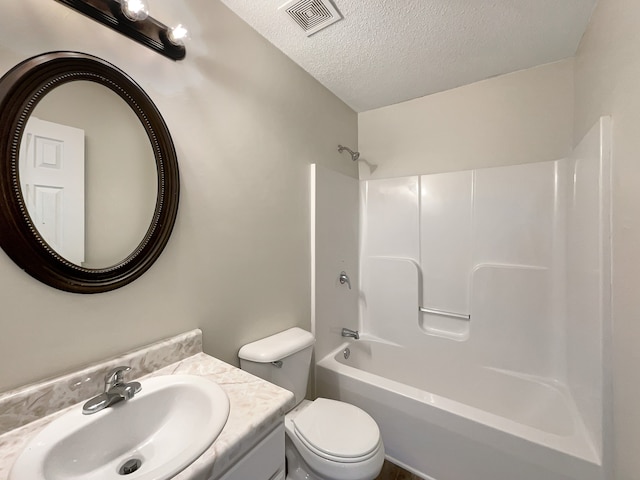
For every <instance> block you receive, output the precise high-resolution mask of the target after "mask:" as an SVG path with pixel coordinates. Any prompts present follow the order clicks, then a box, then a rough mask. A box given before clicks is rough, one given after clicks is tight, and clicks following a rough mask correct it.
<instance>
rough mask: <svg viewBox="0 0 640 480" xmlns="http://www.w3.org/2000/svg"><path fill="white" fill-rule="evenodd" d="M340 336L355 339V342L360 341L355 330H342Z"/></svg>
mask: <svg viewBox="0 0 640 480" xmlns="http://www.w3.org/2000/svg"><path fill="white" fill-rule="evenodd" d="M342 336H343V337H349V338H355V339H356V340H359V339H360V334H359V333H358V331H357V330H351V329H350V328H343V329H342Z"/></svg>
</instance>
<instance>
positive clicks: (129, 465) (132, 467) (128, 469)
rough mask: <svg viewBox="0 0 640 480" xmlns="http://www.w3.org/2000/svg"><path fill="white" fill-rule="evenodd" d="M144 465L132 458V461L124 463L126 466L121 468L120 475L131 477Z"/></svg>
mask: <svg viewBox="0 0 640 480" xmlns="http://www.w3.org/2000/svg"><path fill="white" fill-rule="evenodd" d="M141 465H142V461H141V460H140V459H138V458H132V459H131V460H127V461H126V462H124V465H122V466H121V467H120V470H118V473H119V474H120V475H129V474H130V473H133V472H135V471H136V470H138V469H139V468H140V466H141Z"/></svg>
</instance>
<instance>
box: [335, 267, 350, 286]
mask: <svg viewBox="0 0 640 480" xmlns="http://www.w3.org/2000/svg"><path fill="white" fill-rule="evenodd" d="M338 280H340V284H341V285H344V284H345V283H346V284H347V286H348V287H349V290H351V280H349V275H347V272H345V271H344V270H343V271H342V272H340V276H339V277H338Z"/></svg>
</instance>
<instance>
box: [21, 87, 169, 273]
mask: <svg viewBox="0 0 640 480" xmlns="http://www.w3.org/2000/svg"><path fill="white" fill-rule="evenodd" d="M56 125H58V126H57V127H56ZM32 126H33V128H36V126H37V128H38V129H41V128H42V129H43V130H42V132H35V131H34V132H29V131H27V130H25V133H24V135H23V137H22V144H21V146H20V156H19V168H20V187H21V189H22V195H23V198H24V199H25V203H27V209H28V212H29V215H30V217H31V220H32V222H33V223H34V225H35V227H36V228H37V230H38V233H39V234H40V236H41V237H42V238H43V239H44V240H45V241H46V242H47V243H48V244H49V246H50V247H51V248H52V249H53V250H54V251H55V252H56V253H58V254H59V255H60V256H62V257H63V258H65V259H66V260H68V261H69V262H71V263H73V264H75V265H78V266H82V267H85V268H90V269H103V268H109V267H111V266H113V265H117V264H118V263H120V262H122V261H123V260H125V259H126V258H127V257H128V256H129V255H131V254H132V253H133V252H134V251H135V249H136V248H137V247H138V246H139V245H140V244H141V242H142V241H143V239H144V237H145V235H146V233H147V230H148V229H149V226H150V225H151V222H152V219H153V214H154V211H155V208H156V199H157V195H158V176H157V169H156V159H155V156H154V152H153V149H152V147H151V142H150V140H149V137H148V135H147V132H146V130H145V128H144V127H143V125H142V123H141V122H140V120H139V119H138V117H137V116H136V114H135V112H134V111H133V110H132V109H131V107H130V106H129V105H128V104H127V103H126V102H125V101H124V100H123V99H122V98H120V96H119V95H117V94H116V93H115V92H113V91H112V90H111V89H109V88H107V87H105V86H104V85H101V84H98V83H95V82H89V81H73V82H69V83H66V84H63V85H60V86H58V87H55V88H54V89H52V90H51V91H50V92H49V93H47V94H46V95H45V96H44V97H43V98H42V99H41V100H40V101H39V103H38V105H37V106H36V108H35V110H34V113H33V115H32V116H31V117H30V118H29V121H28V122H27V127H26V128H32ZM65 126H67V127H68V128H70V129H71V130H76V131H78V132H84V133H83V140H82V144H81V145H80V144H78V145H76V144H73V145H72V143H70V142H71V140H70V139H69V138H67V137H66V135H67V133H66V132H64V127H65ZM71 130H70V131H71ZM80 155H82V156H83V158H84V160H83V161H81V160H80ZM81 162H82V163H83V165H84V166H83V167H82V170H80V163H81ZM70 164H73V165H74V170H75V173H69V178H68V179H66V180H64V183H65V186H64V188H63V187H61V185H62V182H61V181H60V180H59V178H58V177H60V176H62V175H63V173H62V172H65V173H64V175H66V174H67V167H68V166H70ZM33 165H39V168H37V169H35V168H33V167H32V166H33ZM75 166H78V169H77V170H76V169H75ZM60 167H63V168H60ZM34 175H36V176H35V177H34ZM71 177H73V180H72V179H71ZM71 185H73V186H71ZM81 189H82V191H81ZM83 250H84V252H83Z"/></svg>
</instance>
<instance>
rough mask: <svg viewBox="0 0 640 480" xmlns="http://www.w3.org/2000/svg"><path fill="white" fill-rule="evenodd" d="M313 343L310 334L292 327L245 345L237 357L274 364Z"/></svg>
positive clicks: (313, 340)
mask: <svg viewBox="0 0 640 480" xmlns="http://www.w3.org/2000/svg"><path fill="white" fill-rule="evenodd" d="M314 342H315V338H313V335H312V334H311V333H310V332H307V331H306V330H303V329H301V328H298V327H294V328H290V329H289V330H285V331H284V332H280V333H276V334H275V335H271V336H269V337H266V338H263V339H261V340H256V341H255V342H251V343H247V344H246V345H244V346H243V347H242V348H241V349H240V351H239V352H238V357H240V358H241V359H242V360H249V361H251V362H258V363H270V362H276V361H278V360H282V359H283V358H285V357H288V356H289V355H293V354H294V353H298V352H299V351H300V350H304V349H305V348H307V347H310V346H312V345H313V344H314Z"/></svg>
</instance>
